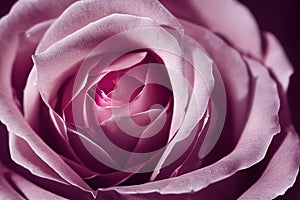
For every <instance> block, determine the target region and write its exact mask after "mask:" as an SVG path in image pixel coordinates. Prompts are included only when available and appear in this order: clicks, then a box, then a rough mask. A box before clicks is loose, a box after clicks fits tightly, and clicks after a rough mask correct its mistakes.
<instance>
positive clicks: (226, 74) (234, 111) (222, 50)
mask: <svg viewBox="0 0 300 200" xmlns="http://www.w3.org/2000/svg"><path fill="white" fill-rule="evenodd" d="M180 22H181V23H182V25H183V26H184V28H185V30H186V31H185V33H186V34H187V35H188V36H190V37H192V38H193V39H195V40H196V41H197V42H199V43H200V44H201V45H202V46H203V47H204V49H205V50H206V51H207V52H208V54H209V55H210V56H211V58H212V59H213V61H214V63H216V67H217V69H218V70H219V71H220V74H221V76H222V77H221V79H223V81H224V85H225V89H226V96H227V102H228V103H229V107H230V109H231V110H230V112H231V115H232V117H233V120H232V121H233V123H234V124H233V125H234V128H233V134H234V138H233V139H234V140H235V141H236V140H237V139H238V138H239V137H240V133H241V131H242V130H243V128H244V125H245V121H246V119H247V117H248V113H249V111H248V109H249V104H250V99H249V98H250V95H249V89H250V86H251V80H250V79H249V76H250V75H249V72H248V69H247V66H246V65H245V62H244V61H243V59H242V57H241V55H240V54H239V53H238V52H237V51H236V50H235V49H233V48H231V47H230V46H228V45H227V44H226V43H225V42H224V41H223V40H221V39H220V38H219V37H217V36H216V35H214V34H213V33H211V32H209V31H208V30H206V29H204V28H203V27H201V26H197V25H194V24H192V23H190V22H187V21H184V20H180ZM233 77H234V78H233ZM220 81H222V80H220Z"/></svg>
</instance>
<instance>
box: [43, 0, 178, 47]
mask: <svg viewBox="0 0 300 200" xmlns="http://www.w3.org/2000/svg"><path fill="white" fill-rule="evenodd" d="M115 13H118V14H128V15H134V16H140V17H149V18H151V19H153V20H154V21H155V22H156V23H158V24H160V25H166V26H169V27H172V28H174V29H178V30H179V29H181V27H180V24H179V23H178V21H177V19H176V18H175V17H174V16H173V15H172V14H171V13H170V12H169V11H168V10H167V9H166V8H164V7H163V6H162V5H161V4H160V3H159V2H158V1H156V0H155V1H152V0H144V1H143V2H141V1H138V0H127V1H120V0H101V1H98V0H92V1H79V2H77V3H75V4H73V5H72V6H70V7H69V8H68V9H67V10H66V11H65V12H64V13H63V14H62V15H61V16H60V18H59V19H58V20H57V21H56V22H55V24H54V25H53V26H52V27H51V28H50V29H49V31H48V32H47V33H46V35H45V37H44V39H43V40H42V42H41V44H40V46H39V47H38V49H37V52H42V51H44V50H45V49H46V48H47V47H49V46H51V45H52V44H54V43H55V42H57V41H58V40H60V39H62V38H64V37H66V36H67V35H70V34H71V33H73V32H75V31H77V30H79V29H81V28H82V27H84V26H86V25H87V24H89V23H92V22H94V21H96V20H99V19H101V18H103V17H106V16H108V15H111V14H115ZM57 30H59V31H57Z"/></svg>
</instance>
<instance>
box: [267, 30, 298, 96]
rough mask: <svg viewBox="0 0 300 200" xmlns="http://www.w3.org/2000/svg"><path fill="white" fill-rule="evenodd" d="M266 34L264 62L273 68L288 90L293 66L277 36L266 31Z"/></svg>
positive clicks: (284, 87)
mask: <svg viewBox="0 0 300 200" xmlns="http://www.w3.org/2000/svg"><path fill="white" fill-rule="evenodd" d="M264 36H265V38H266V43H267V51H266V54H265V57H264V64H265V65H266V66H268V67H269V68H270V69H271V71H272V72H273V73H274V74H275V76H276V78H277V80H278V81H279V82H280V83H281V85H282V87H283V89H284V91H285V92H287V89H288V86H289V82H290V76H291V75H292V74H293V71H294V70H293V67H292V65H291V63H290V61H289V60H288V58H287V56H286V54H285V52H284V50H283V47H282V46H281V44H280V43H279V41H278V40H277V39H276V37H275V36H274V35H272V34H271V33H264Z"/></svg>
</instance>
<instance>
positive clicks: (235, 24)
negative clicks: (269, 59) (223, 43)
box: [161, 0, 262, 58]
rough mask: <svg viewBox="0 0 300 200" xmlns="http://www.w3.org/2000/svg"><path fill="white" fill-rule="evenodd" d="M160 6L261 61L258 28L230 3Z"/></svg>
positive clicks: (180, 1) (181, 1)
mask: <svg viewBox="0 0 300 200" xmlns="http://www.w3.org/2000/svg"><path fill="white" fill-rule="evenodd" d="M161 2H162V3H163V4H164V5H165V6H166V7H167V8H168V9H169V10H170V11H171V12H172V13H173V14H174V15H175V16H177V17H179V18H182V19H185V20H187V21H190V22H194V23H196V24H198V25H202V26H205V27H207V28H208V29H210V30H212V31H214V32H216V33H219V34H221V35H223V36H224V37H225V38H226V39H228V40H229V41H230V42H231V43H232V44H233V45H234V46H236V47H237V48H238V49H240V50H242V51H243V52H244V53H246V54H251V55H252V56H254V57H256V58H262V46H261V37H260V31H259V28H258V26H257V24H256V22H255V19H254V17H253V16H252V14H251V13H250V11H249V10H248V9H247V8H246V7H244V6H243V5H242V4H240V3H238V2H237V1H233V0H222V1H219V0H209V1H207V0H177V1H176V3H174V2H173V1H169V0H161Z"/></svg>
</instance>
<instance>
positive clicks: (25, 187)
mask: <svg viewBox="0 0 300 200" xmlns="http://www.w3.org/2000/svg"><path fill="white" fill-rule="evenodd" d="M0 169H1V170H0V174H1V176H0V185H1V190H0V198H1V199H14V200H19V199H20V200H22V199H24V198H26V199H44V198H47V199H57V200H58V199H59V200H63V199H65V198H63V197H61V196H59V195H56V194H54V193H51V192H49V191H47V190H45V189H43V188H41V187H39V186H37V185H35V184H33V183H32V182H30V181H28V180H26V179H25V178H23V177H21V176H19V175H18V174H16V173H15V172H12V171H10V170H9V169H7V168H6V167H5V166H3V165H2V164H1V163H0Z"/></svg>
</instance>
